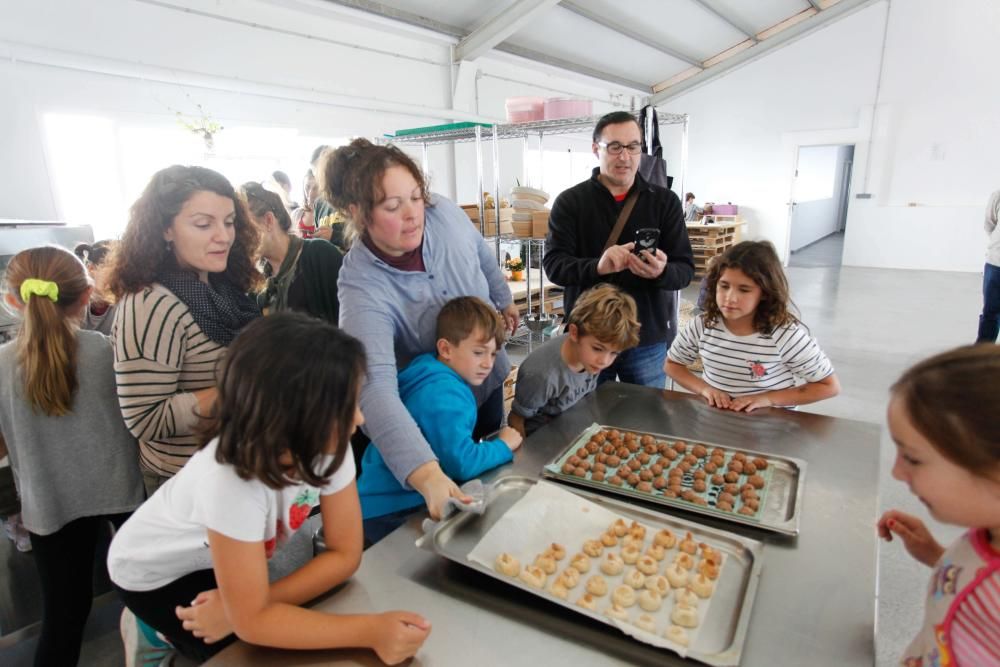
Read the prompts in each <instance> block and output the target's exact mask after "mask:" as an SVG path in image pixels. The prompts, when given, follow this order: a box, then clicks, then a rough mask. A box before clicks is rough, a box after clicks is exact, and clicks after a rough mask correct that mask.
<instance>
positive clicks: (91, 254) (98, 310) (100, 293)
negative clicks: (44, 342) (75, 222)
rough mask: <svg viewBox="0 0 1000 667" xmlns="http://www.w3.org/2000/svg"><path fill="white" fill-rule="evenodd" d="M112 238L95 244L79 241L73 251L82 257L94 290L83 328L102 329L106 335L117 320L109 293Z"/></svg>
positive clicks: (85, 313) (82, 324)
mask: <svg viewBox="0 0 1000 667" xmlns="http://www.w3.org/2000/svg"><path fill="white" fill-rule="evenodd" d="M114 246H115V242H114V241H112V240H105V241H97V242H96V243H94V244H90V243H78V244H76V247H75V248H73V253H74V254H75V255H76V256H77V257H79V258H80V261H82V262H83V264H84V266H86V267H87V272H88V273H89V274H90V278H91V280H93V281H94V290H93V292H92V294H91V297H90V305H89V306H88V307H87V309H86V310H85V311H84V315H83V322H81V323H80V327H81V328H82V329H89V330H91V331H100V332H101V333H102V334H104V335H105V336H110V335H111V325H112V324H113V323H114V321H115V306H114V304H112V303H110V302H109V301H110V298H109V295H108V291H107V290H108V265H107V259H108V258H109V257H110V255H111V251H112V250H113V249H114Z"/></svg>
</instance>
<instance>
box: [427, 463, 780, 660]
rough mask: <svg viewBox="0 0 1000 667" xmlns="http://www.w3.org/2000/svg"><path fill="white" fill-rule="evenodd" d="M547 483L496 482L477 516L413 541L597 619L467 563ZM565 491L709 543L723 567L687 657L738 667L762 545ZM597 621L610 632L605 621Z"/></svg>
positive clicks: (450, 521)
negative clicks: (530, 492) (499, 525)
mask: <svg viewBox="0 0 1000 667" xmlns="http://www.w3.org/2000/svg"><path fill="white" fill-rule="evenodd" d="M547 483H548V482H545V481H543V480H539V479H533V478H530V477H520V476H516V475H511V476H506V477H500V478H499V479H497V480H496V481H495V482H493V484H491V485H490V486H489V487H488V493H487V498H486V509H485V512H484V513H483V514H481V515H480V514H474V513H472V512H458V513H455V514H452V515H451V516H450V517H448V518H446V519H443V520H442V521H440V522H437V523H434V522H431V521H429V520H428V521H426V522H425V524H424V529H425V533H424V535H423V536H422V537H420V538H419V539H418V540H417V546H418V547H420V548H422V549H425V550H427V551H431V552H434V553H437V554H439V555H441V556H443V557H445V558H447V559H449V560H451V561H454V562H456V563H459V564H460V565H463V566H465V567H468V568H471V569H473V570H477V571H479V572H481V573H483V574H485V575H487V576H489V577H492V578H494V579H497V580H499V581H503V582H504V583H506V584H508V585H510V586H514V587H516V588H520V589H522V590H524V591H526V592H528V593H531V594H532V595H537V596H539V597H542V598H544V599H545V600H547V601H549V602H551V603H553V604H558V605H561V606H563V607H565V608H566V609H568V610H571V611H573V612H574V614H584V615H586V616H587V618H597V617H596V616H593V615H590V614H589V613H588V612H587V611H586V610H583V609H581V608H580V607H577V606H576V605H574V604H572V603H570V602H568V601H563V600H559V599H557V598H555V597H553V596H552V595H549V594H547V593H545V592H544V591H542V590H539V589H536V588H531V587H530V586H528V585H526V584H524V583H522V582H521V581H520V580H519V579H516V578H511V577H506V576H503V575H501V574H499V573H497V572H496V571H495V570H494V569H492V568H488V567H485V566H483V565H480V564H479V563H477V562H474V561H471V560H469V559H468V555H469V553H471V552H472V550H473V549H475V547H476V545H477V544H479V541H480V540H481V539H482V538H483V536H484V535H486V533H487V532H489V530H490V528H492V527H493V524H495V523H496V522H497V521H498V520H499V519H500V517H502V516H503V515H504V513H505V512H507V510H509V509H510V508H511V506H513V505H514V504H515V503H516V502H517V501H518V500H520V499H521V497H522V496H524V494H525V493H527V492H528V490H529V489H530V488H531V487H532V486H533V485H535V484H547ZM567 490H568V491H570V492H571V493H573V494H575V495H578V496H580V497H582V498H585V499H587V500H589V501H591V502H593V503H596V504H598V505H600V506H602V507H604V508H605V509H607V510H609V511H611V512H613V513H615V514H617V515H619V516H620V517H622V518H623V519H625V520H626V521H633V520H634V521H639V522H641V523H643V524H645V525H647V526H649V527H650V528H652V529H653V530H659V529H660V528H669V529H670V530H672V531H674V533H677V534H684V533H686V532H691V533H692V535H693V536H694V538H695V539H696V540H699V541H707V542H709V543H710V544H711V545H712V546H713V547H714V548H716V549H718V550H719V551H721V552H722V553H723V554H724V555H725V559H726V560H725V565H724V567H723V569H722V574H721V576H720V577H719V581H718V582H717V584H716V586H717V588H716V592H715V594H714V596H713V603H712V607H711V608H710V609H709V611H708V614H707V616H706V617H705V618H704V619H702V623H701V629H700V630H699V633H698V636H697V637H696V639H695V642H694V645H692V646H690V647H689V648H688V652H687V657H688V658H692V659H694V660H698V661H700V662H704V663H706V664H709V665H715V666H716V667H736V666H737V665H739V663H740V658H741V656H742V652H743V644H744V642H745V641H746V634H747V628H748V626H749V624H750V613H751V610H752V608H753V602H754V598H755V597H756V595H757V586H758V583H759V580H760V572H761V567H762V561H761V553H762V551H763V545H762V544H761V543H760V542H758V541H757V540H751V539H749V538H746V537H742V536H740V535H735V534H733V533H729V532H726V531H723V530H718V529H715V528H709V527H706V526H702V525H699V524H696V523H693V522H690V521H685V520H684V519H680V518H678V517H675V516H672V515H667V514H662V513H660V512H657V511H655V510H652V509H647V508H642V507H637V506H635V505H631V504H629V503H626V502H624V501H621V500H616V499H614V498H608V497H607V496H602V495H600V494H596V493H590V492H587V491H583V490H581V489H567ZM599 620H602V621H603V622H604V623H607V624H608V625H610V626H611V627H616V626H614V625H613V624H612V623H611V621H608V620H606V619H599ZM636 641H638V640H636ZM649 649H650V650H669V649H657V648H656V647H654V646H651V645H650V646H649Z"/></svg>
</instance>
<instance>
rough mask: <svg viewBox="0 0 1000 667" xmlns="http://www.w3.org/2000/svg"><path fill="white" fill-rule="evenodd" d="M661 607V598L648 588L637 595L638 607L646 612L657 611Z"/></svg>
mask: <svg viewBox="0 0 1000 667" xmlns="http://www.w3.org/2000/svg"><path fill="white" fill-rule="evenodd" d="M661 605H663V596H662V595H660V594H659V593H657V592H656V591H651V590H649V589H648V588H647V589H646V590H644V591H642V592H641V593H639V606H640V607H642V608H643V609H645V610H646V611H659V610H660V606H661Z"/></svg>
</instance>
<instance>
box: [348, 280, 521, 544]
mask: <svg viewBox="0 0 1000 667" xmlns="http://www.w3.org/2000/svg"><path fill="white" fill-rule="evenodd" d="M436 335H437V344H436V348H437V350H436V354H430V353H428V354H421V355H419V356H418V357H416V358H415V359H414V360H413V361H411V362H410V365H409V366H407V367H406V368H405V369H403V371H402V372H401V373H400V374H399V398H400V400H402V401H403V405H405V406H406V409H407V411H408V412H409V413H410V415H411V416H412V417H413V419H414V420H415V421H416V422H417V425H418V426H419V427H420V432H421V433H422V434H423V436H424V437H425V438H427V442H428V443H429V444H430V446H431V449H432V450H433V451H434V454H435V455H436V456H437V457H438V460H439V461H440V462H441V469H442V470H443V471H444V474H446V475H448V477H450V478H452V479H454V480H456V481H458V482H465V481H467V480H470V479H473V478H475V477H478V476H479V475H481V474H483V473H484V472H486V471H487V470H491V469H493V468H496V467H497V466H500V465H503V464H505V463H510V462H511V461H513V460H514V451H515V450H516V449H517V448H518V447H520V446H521V434H520V433H518V432H517V431H515V430H514V429H512V428H510V427H507V426H505V427H504V428H502V429H500V433H499V434H498V435H497V437H496V438H494V439H492V440H482V441H476V440H475V439H474V438H473V437H472V433H473V431H474V430H475V427H476V413H477V408H476V397H475V396H473V394H472V387H478V386H479V385H481V384H482V383H483V382H485V381H486V379H487V378H488V377H489V375H490V371H492V370H493V363H494V361H496V356H497V350H499V349H500V347H501V346H502V345H503V343H504V323H503V320H502V319H500V316H499V315H498V314H497V311H496V309H495V308H493V307H492V306H490V305H488V304H487V303H486V302H484V301H482V300H481V299H477V298H476V297H474V296H460V297H458V298H456V299H452V300H451V301H449V302H448V303H446V304H444V307H443V308H441V311H440V312H439V313H438V317H437V334H436ZM358 493H359V494H360V496H361V514H362V517H363V518H364V527H365V542H366V544H374V543H376V542H378V541H379V540H381V539H382V538H383V537H385V536H386V535H388V534H389V533H391V532H392V531H393V530H395V529H396V528H398V527H399V526H400V525H402V524H403V522H404V521H405V520H406V518H407V517H408V516H409V515H411V514H413V513H414V512H415V511H416V510H417V508H419V507H420V506H422V505H423V504H424V500H423V498H421V497H420V494H419V493H417V492H416V491H413V490H406V489H404V488H403V486H402V485H401V484H400V483H399V482H398V481H397V480H396V478H395V477H394V476H393V474H392V472H391V471H390V470H389V467H388V466H386V464H385V460H384V459H383V458H382V455H381V454H380V453H379V451H378V448H377V447H369V448H368V449H366V450H365V456H364V462H363V464H362V466H361V476H360V477H359V478H358Z"/></svg>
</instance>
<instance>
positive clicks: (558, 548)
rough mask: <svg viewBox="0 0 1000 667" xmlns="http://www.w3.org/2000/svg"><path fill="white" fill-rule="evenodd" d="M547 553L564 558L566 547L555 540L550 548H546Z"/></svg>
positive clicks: (547, 554)
mask: <svg viewBox="0 0 1000 667" xmlns="http://www.w3.org/2000/svg"><path fill="white" fill-rule="evenodd" d="M545 555H546V556H552V557H553V558H555V559H556V560H562V559H563V558H565V557H566V548H565V547H564V546H563V545H561V544H557V543H555V542H553V543H552V544H550V545H549V548H548V549H546V550H545Z"/></svg>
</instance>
